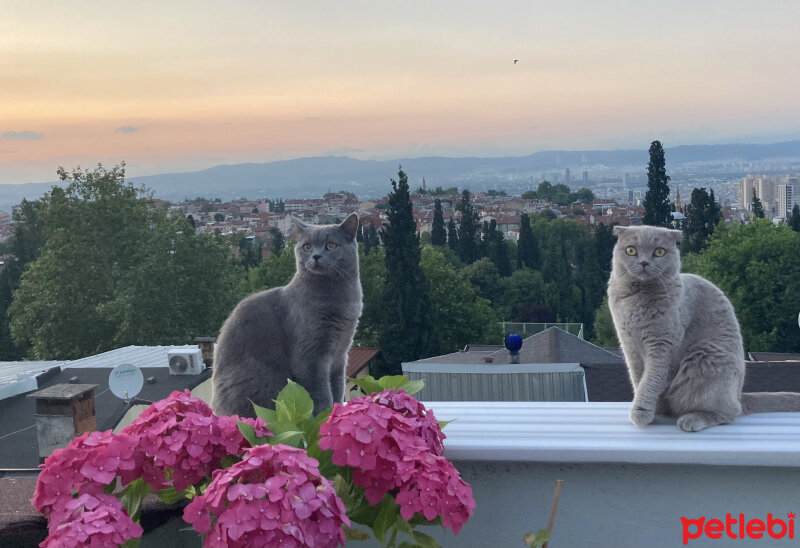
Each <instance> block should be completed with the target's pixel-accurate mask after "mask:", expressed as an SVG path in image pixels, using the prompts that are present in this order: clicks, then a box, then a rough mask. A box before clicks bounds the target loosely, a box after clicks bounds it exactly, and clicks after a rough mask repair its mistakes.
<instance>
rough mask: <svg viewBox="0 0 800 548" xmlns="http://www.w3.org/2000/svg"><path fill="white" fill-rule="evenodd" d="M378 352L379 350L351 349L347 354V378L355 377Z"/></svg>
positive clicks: (367, 348) (368, 348)
mask: <svg viewBox="0 0 800 548" xmlns="http://www.w3.org/2000/svg"><path fill="white" fill-rule="evenodd" d="M380 351H381V349H380V348H370V347H358V346H354V347H352V348H351V349H350V351H349V352H348V353H347V376H348V377H355V376H356V374H358V372H359V371H361V369H363V368H364V366H365V365H367V364H368V363H369V362H370V361H372V359H373V358H374V357H375V356H377V355H378V352H380Z"/></svg>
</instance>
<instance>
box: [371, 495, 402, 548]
mask: <svg viewBox="0 0 800 548" xmlns="http://www.w3.org/2000/svg"><path fill="white" fill-rule="evenodd" d="M399 515H400V510H399V508H398V507H397V504H396V503H395V501H394V497H392V496H391V495H384V497H383V500H382V501H381V502H380V503H379V504H378V515H377V516H375V522H374V523H373V524H372V532H373V533H375V538H377V539H378V540H379V541H380V543H381V544H384V540H385V539H386V533H387V532H388V531H389V529H390V528H392V527H393V526H394V523H395V521H396V520H397V517H398V516H399Z"/></svg>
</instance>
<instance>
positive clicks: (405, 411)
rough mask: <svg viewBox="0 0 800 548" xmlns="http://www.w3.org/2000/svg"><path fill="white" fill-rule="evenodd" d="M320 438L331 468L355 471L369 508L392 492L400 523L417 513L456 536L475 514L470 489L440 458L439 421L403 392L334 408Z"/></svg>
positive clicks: (451, 466)
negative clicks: (438, 522)
mask: <svg viewBox="0 0 800 548" xmlns="http://www.w3.org/2000/svg"><path fill="white" fill-rule="evenodd" d="M320 435H321V439H320V442H319V446H320V448H321V449H331V450H333V455H332V461H333V463H334V464H335V465H337V466H350V467H352V468H353V482H354V483H355V484H356V485H360V486H362V487H364V495H365V497H366V498H367V501H369V503H370V504H377V503H379V502H380V501H381V499H382V498H383V496H384V495H385V494H386V493H389V492H394V493H396V499H395V500H396V502H397V503H398V504H400V505H401V513H402V516H403V518H404V519H406V520H408V519H410V517H411V516H413V515H414V514H415V513H418V512H419V513H422V514H423V515H424V516H425V517H426V518H427V519H429V520H431V519H433V518H435V517H436V516H442V520H443V523H444V525H445V526H446V527H451V528H452V529H453V532H454V533H458V531H459V530H460V529H461V526H462V525H463V524H464V523H465V522H466V521H467V519H468V518H469V516H470V515H471V514H472V511H473V509H474V508H475V501H474V500H473V498H472V489H471V488H470V486H469V485H468V484H467V483H465V482H464V481H463V480H462V479H461V477H460V476H459V474H458V471H457V470H456V469H455V468H454V467H453V465H452V464H451V463H450V462H449V461H447V460H446V459H445V458H444V457H443V456H442V455H443V453H444V450H443V446H442V440H443V438H444V434H443V433H442V432H441V429H440V428H439V423H438V421H436V418H435V417H434V416H433V413H431V412H430V411H429V410H426V409H425V406H424V405H422V404H421V403H420V402H419V401H417V400H416V399H415V398H412V397H411V396H409V395H408V394H406V393H405V392H402V391H400V392H394V391H384V392H380V393H377V394H373V395H371V396H364V397H361V398H355V399H353V400H351V401H350V402H349V403H348V404H347V405H341V404H335V405H334V409H333V411H332V412H331V415H330V417H329V419H328V421H327V422H326V423H325V424H323V425H322V426H321V427H320ZM414 497H416V500H413V501H412V500H411V499H412V498H414Z"/></svg>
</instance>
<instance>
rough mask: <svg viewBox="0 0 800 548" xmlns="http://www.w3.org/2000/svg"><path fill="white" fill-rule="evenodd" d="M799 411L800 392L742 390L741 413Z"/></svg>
mask: <svg viewBox="0 0 800 548" xmlns="http://www.w3.org/2000/svg"><path fill="white" fill-rule="evenodd" d="M775 411H800V392H744V393H742V414H744V415H749V414H750V413H771V412H775Z"/></svg>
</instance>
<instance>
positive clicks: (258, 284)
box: [249, 252, 297, 291]
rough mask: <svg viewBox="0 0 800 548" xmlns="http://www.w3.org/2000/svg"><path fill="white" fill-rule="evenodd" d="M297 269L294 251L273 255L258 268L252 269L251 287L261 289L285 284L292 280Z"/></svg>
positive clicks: (254, 289)
mask: <svg viewBox="0 0 800 548" xmlns="http://www.w3.org/2000/svg"><path fill="white" fill-rule="evenodd" d="M296 269H297V265H296V264H295V258H294V253H290V252H287V253H281V254H280V255H271V256H270V257H269V258H268V259H267V260H266V261H262V262H261V264H260V265H258V267H257V268H254V269H251V270H250V274H249V279H250V287H251V289H252V290H253V291H261V290H262V289H272V288H273V287H281V286H284V285H286V284H288V283H289V282H290V281H291V279H292V276H294V273H295V270H296Z"/></svg>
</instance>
